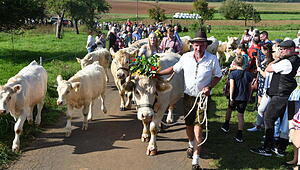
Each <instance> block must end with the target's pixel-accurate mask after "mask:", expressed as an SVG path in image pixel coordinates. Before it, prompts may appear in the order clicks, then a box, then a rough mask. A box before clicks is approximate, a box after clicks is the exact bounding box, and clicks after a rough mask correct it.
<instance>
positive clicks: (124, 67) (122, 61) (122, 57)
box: [110, 49, 138, 80]
mask: <svg viewBox="0 0 300 170" xmlns="http://www.w3.org/2000/svg"><path fill="white" fill-rule="evenodd" d="M137 52H138V51H137V50H134V51H131V52H128V51H126V50H119V51H117V52H116V53H115V52H114V51H113V50H112V49H111V50H110V53H111V55H112V58H113V62H114V64H116V66H117V70H116V71H117V72H116V76H117V77H118V79H121V80H124V79H125V78H126V77H128V75H129V64H130V63H131V61H132V59H133V58H134V56H135V55H136V53H137Z"/></svg>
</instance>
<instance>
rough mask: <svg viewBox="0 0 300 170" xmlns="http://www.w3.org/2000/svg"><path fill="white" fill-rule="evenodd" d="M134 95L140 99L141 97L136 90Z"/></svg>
mask: <svg viewBox="0 0 300 170" xmlns="http://www.w3.org/2000/svg"><path fill="white" fill-rule="evenodd" d="M134 93H135V95H136V97H138V98H140V96H141V95H140V92H139V91H137V90H135V91H134Z"/></svg>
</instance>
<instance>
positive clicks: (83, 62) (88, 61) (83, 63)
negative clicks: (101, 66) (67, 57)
mask: <svg viewBox="0 0 300 170" xmlns="http://www.w3.org/2000/svg"><path fill="white" fill-rule="evenodd" d="M76 60H77V62H78V63H80V66H81V69H83V68H84V67H86V66H87V65H89V64H92V63H93V58H89V59H85V58H83V59H80V58H76Z"/></svg>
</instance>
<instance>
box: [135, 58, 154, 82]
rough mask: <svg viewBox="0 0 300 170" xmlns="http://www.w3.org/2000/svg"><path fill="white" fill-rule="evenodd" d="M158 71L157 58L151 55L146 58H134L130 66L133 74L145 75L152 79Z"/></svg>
mask: <svg viewBox="0 0 300 170" xmlns="http://www.w3.org/2000/svg"><path fill="white" fill-rule="evenodd" d="M158 70H159V56H158V55H153V56H150V57H149V58H147V57H146V56H145V55H143V56H137V57H135V58H134V59H133V60H132V62H131V64H130V71H131V72H132V73H134V74H139V75H145V76H147V77H149V78H154V77H155V76H156V73H157V72H158Z"/></svg>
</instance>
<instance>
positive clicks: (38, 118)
mask: <svg viewBox="0 0 300 170" xmlns="http://www.w3.org/2000/svg"><path fill="white" fill-rule="evenodd" d="M43 107H44V100H42V101H41V102H40V103H38V104H37V114H36V116H35V122H34V123H35V124H36V125H40V124H41V120H42V116H41V114H42V109H43ZM31 114H32V112H31Z"/></svg>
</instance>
